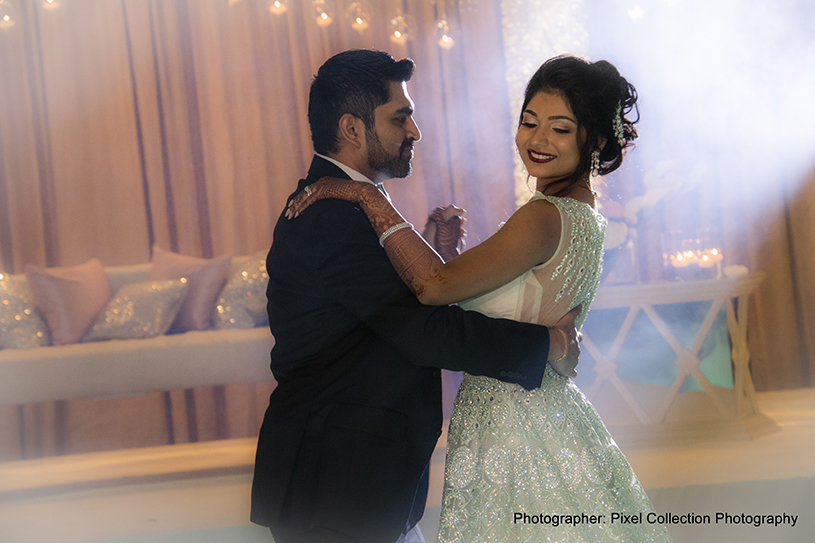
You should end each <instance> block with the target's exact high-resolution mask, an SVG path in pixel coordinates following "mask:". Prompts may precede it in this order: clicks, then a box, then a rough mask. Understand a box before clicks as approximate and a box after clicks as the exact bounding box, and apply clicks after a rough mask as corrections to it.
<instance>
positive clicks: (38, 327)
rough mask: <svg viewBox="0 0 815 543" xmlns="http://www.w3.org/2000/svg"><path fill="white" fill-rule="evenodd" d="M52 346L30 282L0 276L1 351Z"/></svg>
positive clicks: (19, 278)
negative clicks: (29, 284) (35, 303)
mask: <svg viewBox="0 0 815 543" xmlns="http://www.w3.org/2000/svg"><path fill="white" fill-rule="evenodd" d="M50 342H51V341H50V337H49V334H48V326H47V325H46V324H45V321H44V320H43V318H42V315H40V312H39V311H38V310H37V308H36V306H35V305H34V295H33V294H32V293H31V289H30V288H29V287H28V282H27V281H26V280H25V278H24V277H22V276H9V275H2V274H0V349H31V348H34V347H42V346H45V345H48V344H49V343H50Z"/></svg>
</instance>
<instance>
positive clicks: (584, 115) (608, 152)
mask: <svg viewBox="0 0 815 543" xmlns="http://www.w3.org/2000/svg"><path fill="white" fill-rule="evenodd" d="M539 92H546V93H552V94H560V95H561V96H562V97H563V98H564V99H565V100H566V102H567V103H568V104H569V107H570V108H571V110H572V113H574V115H575V117H577V119H576V120H577V124H578V140H577V141H578V148H579V150H580V162H579V163H578V165H577V169H576V170H575V172H574V174H572V175H571V176H569V177H567V178H565V179H564V180H563V186H562V187H561V188H560V189H559V190H558V191H557V193H556V195H561V194H565V193H566V192H568V190H569V189H570V188H571V187H572V186H573V185H574V184H576V183H577V182H579V181H580V180H581V179H584V178H585V177H586V176H587V175H588V174H589V172H590V171H591V153H592V151H594V150H595V149H599V148H600V142H601V141H602V140H603V139H605V140H606V144H605V146H604V147H603V149H602V150H601V151H600V168H599V173H600V175H606V174H608V173H611V172H613V171H614V170H616V169H617V168H619V167H620V164H622V162H623V149H626V148H628V147H631V146H633V143H632V142H633V141H634V140H635V139H636V138H637V130H636V129H635V128H634V123H636V122H637V121H639V118H640V117H639V110H638V109H637V90H636V89H635V88H634V86H633V85H632V84H631V83H629V82H628V81H626V79H625V78H624V77H623V76H621V75H620V72H618V71H617V68H615V67H614V65H613V64H611V63H610V62H607V61H605V60H599V61H597V62H589V61H587V60H583V59H582V58H578V57H574V56H569V55H563V56H559V57H554V58H550V59H549V60H547V61H546V62H544V63H543V65H541V67H540V68H538V71H537V72H535V75H533V76H532V79H530V80H529V84H528V85H527V87H526V94H525V95H524V103H523V107H522V108H521V117H523V111H524V110H525V109H526V107H527V106H528V105H529V101H530V100H532V98H533V97H534V96H535V95H536V94H538V93H539ZM618 107H619V108H620V110H619V111H620V116H621V120H622V128H623V137H624V141H623V144H622V145H620V142H619V141H618V139H617V136H616V134H615V130H614V121H615V118H616V117H617V111H618V109H617V108H618ZM632 111H634V112H635V113H636V118H635V119H633V120H630V119H629V118H628V117H627V116H628V114H629V113H631V112H632ZM519 122H520V121H519Z"/></svg>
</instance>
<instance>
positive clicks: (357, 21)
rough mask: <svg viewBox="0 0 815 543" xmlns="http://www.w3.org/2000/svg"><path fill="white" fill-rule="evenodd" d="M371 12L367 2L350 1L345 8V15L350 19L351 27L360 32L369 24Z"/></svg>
mask: <svg viewBox="0 0 815 543" xmlns="http://www.w3.org/2000/svg"><path fill="white" fill-rule="evenodd" d="M370 13H371V10H370V7H369V6H368V2H364V1H358V2H351V4H349V6H348V9H346V10H345V16H346V17H347V18H348V19H350V21H351V28H353V29H354V30H356V31H357V32H359V33H360V34H362V33H363V32H364V31H365V29H366V28H368V27H369V26H370V24H371V16H370V15H369V14H370Z"/></svg>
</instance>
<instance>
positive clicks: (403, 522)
mask: <svg viewBox="0 0 815 543" xmlns="http://www.w3.org/2000/svg"><path fill="white" fill-rule="evenodd" d="M412 73H413V61H412V60H410V59H404V60H401V61H398V62H397V61H395V60H394V59H393V58H392V57H391V56H390V55H388V54H387V53H383V52H379V51H371V50H356V51H346V52H344V53H340V54H338V55H336V56H334V57H332V58H331V59H329V60H328V61H326V63H325V64H324V65H323V66H322V67H321V68H320V70H319V72H318V73H317V76H316V77H315V79H314V81H313V83H312V86H311V91H310V94H309V111H308V116H309V124H310V128H311V133H312V140H313V143H314V149H315V151H316V156H315V157H314V159H313V161H312V163H311V167H310V169H309V172H308V176H307V177H306V179H302V180H300V182H299V185H298V187H297V190H296V191H295V193H294V194H297V192H299V191H301V190H304V189H305V187H307V186H308V185H309V184H311V183H313V182H315V181H316V180H318V179H319V178H321V177H325V176H333V177H340V178H346V179H348V178H350V179H354V180H358V181H362V182H368V183H370V182H380V181H382V180H384V179H388V178H393V177H406V176H407V175H409V174H410V168H411V159H412V157H413V144H414V142H416V141H418V140H419V139H420V138H421V133H420V132H419V129H418V127H417V126H416V123H415V122H414V120H413V117H412V115H413V102H412V100H411V99H410V96H409V94H408V92H407V86H406V83H405V82H406V81H408V80H409V79H410V77H411V75H412ZM294 194H293V195H292V197H293V196H294ZM267 270H268V273H269V287H268V290H267V296H268V300H269V301H268V310H269V324H270V326H271V329H272V333H273V334H274V336H275V340H276V343H275V347H274V349H273V350H272V363H271V367H272V371H273V373H274V376H275V378H276V379H277V381H278V386H277V388H276V389H275V391H274V393H273V394H272V396H271V399H270V403H269V408H268V410H267V412H266V416H265V418H264V421H263V426H262V428H261V431H260V437H259V439H258V449H257V458H256V463H255V477H254V484H253V489H252V520H253V521H254V522H257V523H259V524H263V525H266V526H270V527H271V531H272V534H273V536H274V538H275V541H276V542H277V543H289V542H295V543H301V542H309V543H321V542H365V543H369V542H370V543H392V542H395V541H422V538H421V534H420V532H418V528H416V529H414V526H415V525H416V523H417V522H418V520H419V519H420V518H421V516H422V513H423V511H424V503H425V501H426V494H427V481H428V462H429V460H430V456H431V454H432V453H433V449H434V447H435V445H436V441H437V439H438V437H439V435H440V434H441V420H442V414H441V413H442V409H441V375H440V368H447V369H451V370H466V371H468V372H469V373H472V374H475V375H487V376H490V377H495V378H500V379H503V380H505V381H509V382H513V383H518V384H520V385H521V386H523V387H525V388H527V389H531V388H535V387H537V386H539V385H540V382H541V379H542V376H543V370H544V367H545V365H546V360H547V356H549V358H550V359H552V360H556V359H558V358H559V357H560V358H561V360H560V361H559V363H558V365H556V366H554V367H555V368H556V369H559V371H561V372H562V373H571V371H572V370H573V369H574V366H575V364H576V355H577V352H578V350H579V349H577V346H576V341H575V337H576V331H575V329H574V325H573V320H572V321H571V322H570V323H564V327H563V328H562V329H563V330H564V332H566V333H567V334H568V336H569V344H570V345H571V346H570V347H569V348H568V349H566V347H567V346H566V345H564V341H563V339H562V336H561V335H560V334H559V333H558V331H557V330H554V329H552V330H547V329H546V328H544V327H540V326H535V325H531V324H523V323H518V322H513V321H508V320H501V319H489V318H487V317H484V316H483V315H480V314H478V313H474V312H466V311H464V310H462V309H460V308H458V307H432V306H423V305H421V304H420V303H419V302H418V301H417V300H416V298H415V297H414V296H413V295H412V294H411V292H410V291H409V290H408V289H407V287H406V286H405V285H404V284H403V283H402V281H401V280H400V279H399V277H398V275H397V274H396V272H395V270H394V269H393V268H392V266H391V265H390V262H389V260H388V258H387V256H386V255H385V252H384V250H383V249H382V247H381V246H380V244H379V242H378V239H377V236H376V234H375V233H374V231H373V229H372V228H371V226H370V223H369V221H368V219H367V218H366V217H365V215H364V214H363V213H362V212H361V211H360V210H359V209H357V208H355V207H354V205H353V204H351V203H349V202H346V201H340V200H322V201H319V202H317V203H315V204H313V205H312V206H311V207H310V208H309V209H308V210H306V211H305V212H304V213H303V214H302V216H301V217H299V218H298V219H296V220H292V221H289V220H288V219H287V218H286V216H285V215H282V216H281V218H280V220H279V221H278V223H277V226H276V227H275V232H274V242H273V243H272V248H271V250H270V251H269V256H268V258H267ZM559 324H560V323H559ZM550 334H553V335H552V337H553V338H554V340H553V341H552V350H551V351H552V352H549V351H550V349H549V344H550V341H549V339H550ZM564 351H566V352H564ZM563 354H568V356H566V357H561V355H563Z"/></svg>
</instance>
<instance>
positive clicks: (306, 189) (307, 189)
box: [303, 185, 311, 196]
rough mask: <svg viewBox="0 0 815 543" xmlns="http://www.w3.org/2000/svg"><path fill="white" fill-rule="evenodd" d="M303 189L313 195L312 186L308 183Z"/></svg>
mask: <svg viewBox="0 0 815 543" xmlns="http://www.w3.org/2000/svg"><path fill="white" fill-rule="evenodd" d="M303 191H305V193H306V194H308V195H309V196H311V186H309V185H306V186H305V187H303Z"/></svg>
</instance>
